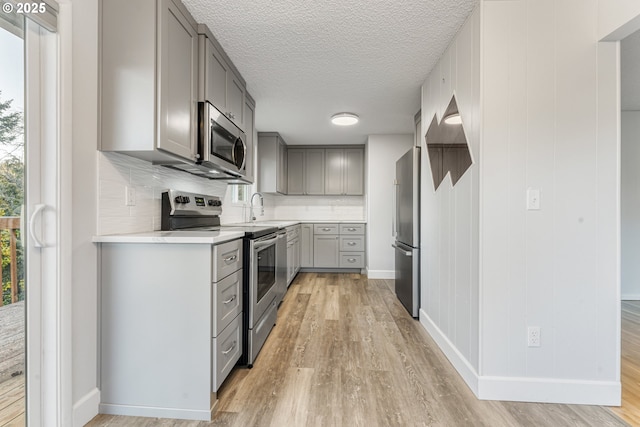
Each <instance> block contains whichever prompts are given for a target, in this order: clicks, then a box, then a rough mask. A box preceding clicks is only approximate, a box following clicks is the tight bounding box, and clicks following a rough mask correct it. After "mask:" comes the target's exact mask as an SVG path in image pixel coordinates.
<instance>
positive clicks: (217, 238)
mask: <svg viewBox="0 0 640 427" xmlns="http://www.w3.org/2000/svg"><path fill="white" fill-rule="evenodd" d="M242 237H244V232H243V231H150V232H147V233H132V234H109V235H105V236H94V237H93V239H92V241H93V242H94V243H202V244H207V245H216V244H218V243H223V242H228V241H229V240H236V239H240V238H242Z"/></svg>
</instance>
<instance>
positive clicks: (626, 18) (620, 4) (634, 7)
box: [597, 0, 640, 41]
mask: <svg viewBox="0 0 640 427" xmlns="http://www.w3.org/2000/svg"><path fill="white" fill-rule="evenodd" d="M597 19H598V33H597V37H598V40H608V41H616V40H622V39H623V38H625V37H627V36H628V35H630V34H631V33H634V32H635V31H637V30H639V29H640V2H639V1H637V0H599V1H598V15H597Z"/></svg>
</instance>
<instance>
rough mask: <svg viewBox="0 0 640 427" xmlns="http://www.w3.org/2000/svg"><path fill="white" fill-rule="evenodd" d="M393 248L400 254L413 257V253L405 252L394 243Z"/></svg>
mask: <svg viewBox="0 0 640 427" xmlns="http://www.w3.org/2000/svg"><path fill="white" fill-rule="evenodd" d="M391 246H393V247H394V248H395V249H397V250H399V251H400V252H403V253H404V255H405V256H413V254H412V253H411V251H405V250H404V249H403V248H401V247H400V246H398V245H396V244H395V243H392V244H391Z"/></svg>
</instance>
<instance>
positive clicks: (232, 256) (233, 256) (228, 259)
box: [224, 255, 238, 262]
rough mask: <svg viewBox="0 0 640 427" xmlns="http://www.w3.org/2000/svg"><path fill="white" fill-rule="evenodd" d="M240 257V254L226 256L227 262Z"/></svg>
mask: <svg viewBox="0 0 640 427" xmlns="http://www.w3.org/2000/svg"><path fill="white" fill-rule="evenodd" d="M237 258H238V255H231V256H230V257H227V258H225V259H224V260H225V262H231V261H235V260H236V259H237Z"/></svg>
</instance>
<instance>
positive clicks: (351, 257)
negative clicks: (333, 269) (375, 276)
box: [340, 252, 364, 268]
mask: <svg viewBox="0 0 640 427" xmlns="http://www.w3.org/2000/svg"><path fill="white" fill-rule="evenodd" d="M340 268H364V252H340Z"/></svg>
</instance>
